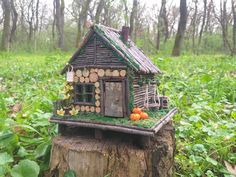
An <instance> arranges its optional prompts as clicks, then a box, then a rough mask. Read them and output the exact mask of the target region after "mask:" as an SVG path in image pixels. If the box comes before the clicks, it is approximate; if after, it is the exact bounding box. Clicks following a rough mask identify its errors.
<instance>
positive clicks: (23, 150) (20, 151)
mask: <svg viewBox="0 0 236 177" xmlns="http://www.w3.org/2000/svg"><path fill="white" fill-rule="evenodd" d="M17 155H18V156H20V157H24V156H26V155H28V152H27V151H26V149H25V148H24V147H22V146H21V147H20V148H19V150H18V152H17Z"/></svg>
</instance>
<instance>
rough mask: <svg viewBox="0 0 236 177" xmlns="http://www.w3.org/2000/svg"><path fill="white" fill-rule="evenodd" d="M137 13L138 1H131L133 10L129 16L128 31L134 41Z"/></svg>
mask: <svg viewBox="0 0 236 177" xmlns="http://www.w3.org/2000/svg"><path fill="white" fill-rule="evenodd" d="M137 11H138V0H133V8H132V11H131V14H130V23H129V24H130V30H129V35H130V36H131V38H132V39H134V34H135V33H134V31H135V23H136V20H137Z"/></svg>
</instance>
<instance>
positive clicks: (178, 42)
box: [172, 0, 187, 56]
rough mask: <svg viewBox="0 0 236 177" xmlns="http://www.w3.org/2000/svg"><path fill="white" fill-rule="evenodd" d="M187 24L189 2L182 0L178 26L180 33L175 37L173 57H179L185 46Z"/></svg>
mask: <svg viewBox="0 0 236 177" xmlns="http://www.w3.org/2000/svg"><path fill="white" fill-rule="evenodd" d="M186 24H187V2H186V0H180V19H179V25H178V31H177V34H176V37H175V44H174V47H173V50H172V55H173V56H179V55H180V52H181V48H182V45H183V39H184V33H185V29H186Z"/></svg>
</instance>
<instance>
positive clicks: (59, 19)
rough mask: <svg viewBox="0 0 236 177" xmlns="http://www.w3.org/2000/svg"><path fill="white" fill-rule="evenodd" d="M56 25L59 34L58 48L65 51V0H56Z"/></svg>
mask: <svg viewBox="0 0 236 177" xmlns="http://www.w3.org/2000/svg"><path fill="white" fill-rule="evenodd" d="M54 8H55V18H56V19H55V23H56V28H57V34H58V48H60V49H62V50H64V8H65V3H64V0H54Z"/></svg>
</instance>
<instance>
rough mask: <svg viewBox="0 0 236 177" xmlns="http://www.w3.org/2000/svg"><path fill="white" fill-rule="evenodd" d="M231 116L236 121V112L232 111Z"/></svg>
mask: <svg viewBox="0 0 236 177" xmlns="http://www.w3.org/2000/svg"><path fill="white" fill-rule="evenodd" d="M231 116H232V117H233V118H234V119H236V112H235V111H232V112H231Z"/></svg>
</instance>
